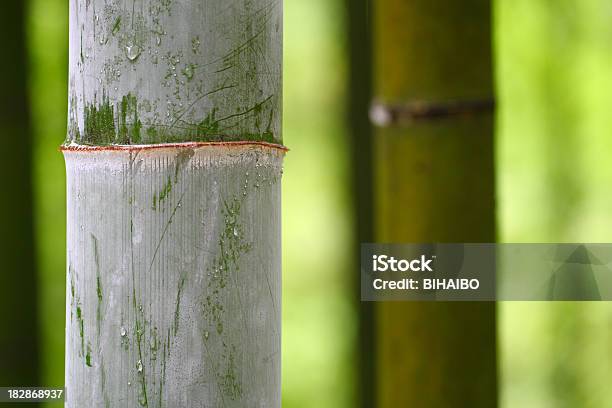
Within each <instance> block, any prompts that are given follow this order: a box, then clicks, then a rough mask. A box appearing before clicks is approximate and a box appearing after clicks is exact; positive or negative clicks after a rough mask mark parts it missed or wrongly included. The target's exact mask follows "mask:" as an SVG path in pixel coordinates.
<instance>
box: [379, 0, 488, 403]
mask: <svg viewBox="0 0 612 408" xmlns="http://www.w3.org/2000/svg"><path fill="white" fill-rule="evenodd" d="M490 12H491V11H490V4H489V1H487V0H469V1H464V2H456V1H451V0H444V1H435V2H432V1H428V0H411V1H403V0H379V1H377V2H376V3H375V13H374V14H375V34H374V50H375V54H376V55H375V71H376V73H375V85H374V88H375V93H376V96H377V98H378V99H377V107H378V112H373V114H374V118H373V119H375V121H377V122H378V123H379V124H380V125H381V126H380V127H379V128H378V129H377V131H376V136H375V143H374V144H375V146H374V147H375V149H374V150H375V171H376V175H375V185H376V186H377V187H376V192H375V197H377V200H376V216H377V241H379V242H417V243H426V242H492V241H493V240H494V239H495V217H494V208H495V203H494V191H495V189H494V164H493V138H492V135H493V118H492V115H491V114H490V110H489V111H487V110H486V109H482V108H483V107H485V106H486V104H483V103H471V102H470V101H483V100H485V101H486V100H489V99H490V98H491V96H492V94H493V83H492V68H491V65H492V63H491V32H490V18H491V16H490ZM457 101H467V102H465V103H464V102H460V103H459V104H457ZM472 105H474V106H477V107H478V109H476V110H475V111H474V112H473V114H469V115H464V114H452V115H451V114H448V115H446V114H444V111H445V109H446V108H445V109H440V108H438V107H439V106H442V107H447V106H451V107H455V106H461V107H462V111H463V110H465V109H468V110H469V109H470V108H469V106H472ZM397 106H399V107H402V106H408V107H414V106H419V107H421V108H422V107H423V106H426V107H433V108H432V109H429V108H428V109H425V111H427V112H429V111H432V112H437V113H438V112H442V114H436V115H422V114H419V120H418V121H404V122H401V121H400V122H397V121H387V120H381V118H382V119H385V118H389V117H392V116H393V115H391V116H385V115H381V114H380V113H381V112H380V107H383V109H384V108H385V107H397ZM465 107H467V108H465ZM391 110H392V109H388V110H387V111H386V112H383V113H389V112H390V111H391ZM413 110H414V109H413ZM446 110H447V109H446ZM419 112H423V109H419ZM452 112H453V113H456V112H457V109H455V108H453V109H452ZM391 113H392V112H391ZM409 113H410V112H409ZM462 113H463V112H462ZM400 116H402V115H400ZM403 116H405V117H413V116H414V114H413V113H410V115H408V114H406V115H403ZM377 309H378V310H377V325H378V329H377V333H378V336H377V339H376V340H377V349H376V350H377V353H378V356H379V363H378V370H377V372H378V382H377V386H378V403H379V406H381V407H408V406H410V407H412V406H414V407H459V406H466V407H467V406H469V407H494V406H496V404H497V392H496V390H497V386H496V370H497V369H496V335H495V305H494V304H490V303H453V304H451V303H381V304H378V305H377Z"/></svg>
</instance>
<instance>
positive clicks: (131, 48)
mask: <svg viewBox="0 0 612 408" xmlns="http://www.w3.org/2000/svg"><path fill="white" fill-rule="evenodd" d="M141 52H142V50H141V49H140V47H139V46H137V45H134V44H132V43H129V44H128V45H126V46H125V55H126V56H127V58H128V59H129V60H130V61H136V59H138V57H139V56H140V53H141Z"/></svg>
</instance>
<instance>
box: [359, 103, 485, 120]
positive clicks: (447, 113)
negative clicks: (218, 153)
mask: <svg viewBox="0 0 612 408" xmlns="http://www.w3.org/2000/svg"><path fill="white" fill-rule="evenodd" d="M494 110H495V99H493V98H484V99H473V100H455V101H445V102H436V101H413V102H408V103H405V104H385V103H382V102H378V101H375V102H374V103H372V106H371V107H370V121H371V122H372V124H374V125H376V126H378V127H388V126H397V125H402V124H410V123H415V122H426V121H435V120H438V119H446V118H450V117H457V116H475V115H479V114H490V113H493V111H494Z"/></svg>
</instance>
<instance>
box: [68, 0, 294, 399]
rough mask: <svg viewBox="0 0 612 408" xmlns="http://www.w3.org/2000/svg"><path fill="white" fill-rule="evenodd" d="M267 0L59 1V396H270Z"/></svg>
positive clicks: (274, 296) (276, 331) (274, 118)
mask: <svg viewBox="0 0 612 408" xmlns="http://www.w3.org/2000/svg"><path fill="white" fill-rule="evenodd" d="M281 68H282V0H199V1H196V0H150V1H145V0H86V1H77V0H72V1H71V3H70V77H69V83H70V89H69V115H68V121H69V131H68V138H67V141H66V143H65V145H64V146H63V150H64V155H65V158H66V168H67V181H68V191H67V200H68V231H67V232H68V259H67V262H68V275H67V307H66V324H67V329H66V388H67V390H66V406H67V407H94V406H100V407H119V406H130V407H131V406H138V405H140V406H144V407H280V299H281V297H280V288H281V282H280V280H281V264H280V259H281V248H280V178H281V174H282V160H283V156H284V152H285V150H284V148H283V147H282V145H281V143H282V139H281V101H282V96H281V89H282V87H281Z"/></svg>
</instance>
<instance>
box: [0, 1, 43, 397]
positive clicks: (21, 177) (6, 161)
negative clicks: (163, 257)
mask: <svg viewBox="0 0 612 408" xmlns="http://www.w3.org/2000/svg"><path fill="white" fill-rule="evenodd" d="M26 6H27V2H23V1H10V2H6V3H4V4H3V5H2V13H0V34H1V35H2V38H4V39H5V41H4V42H3V51H2V64H0V89H1V90H2V92H0V136H2V138H3V140H4V141H5V147H4V157H3V158H2V159H1V160H0V172H1V174H4V177H3V180H2V199H0V214H2V222H1V225H2V234H1V235H0V260H1V262H2V267H1V268H0V270H1V272H0V322H1V324H2V329H1V330H0V385H2V386H19V385H20V386H37V385H39V384H38V381H39V367H38V363H39V361H38V327H37V326H38V319H37V312H38V311H37V307H38V301H37V295H38V293H37V292H38V290H37V284H36V269H35V259H34V255H35V250H34V237H33V221H32V198H33V197H32V180H31V178H32V171H31V167H32V137H31V132H30V114H29V107H28V98H27V94H28V89H27V84H26V80H27V72H28V70H27V64H26V49H27V48H26V33H25V11H26Z"/></svg>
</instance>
